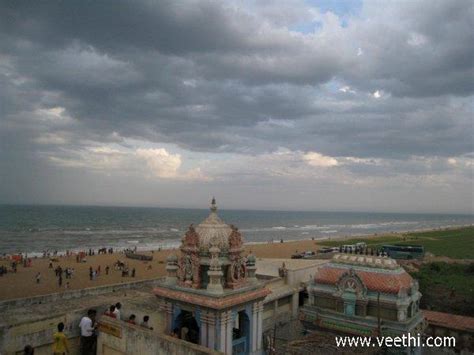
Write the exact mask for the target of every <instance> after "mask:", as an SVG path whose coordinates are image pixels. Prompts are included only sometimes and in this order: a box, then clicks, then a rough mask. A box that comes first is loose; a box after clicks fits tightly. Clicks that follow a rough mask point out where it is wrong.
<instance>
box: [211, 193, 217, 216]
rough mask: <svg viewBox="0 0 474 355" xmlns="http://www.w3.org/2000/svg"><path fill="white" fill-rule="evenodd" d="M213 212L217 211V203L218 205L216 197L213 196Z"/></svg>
mask: <svg viewBox="0 0 474 355" xmlns="http://www.w3.org/2000/svg"><path fill="white" fill-rule="evenodd" d="M211 212H214V213H216V212H217V205H216V198H215V197H213V198H212V201H211Z"/></svg>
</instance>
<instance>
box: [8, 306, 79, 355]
mask: <svg viewBox="0 0 474 355" xmlns="http://www.w3.org/2000/svg"><path fill="white" fill-rule="evenodd" d="M82 316H83V312H82V311H81V312H71V313H68V314H64V315H61V316H52V317H50V318H46V319H41V320H38V321H31V322H27V323H22V324H17V325H12V326H5V327H2V328H0V337H1V338H0V350H2V351H3V352H2V351H0V353H1V354H2V355H3V354H5V355H10V354H16V353H19V352H20V351H22V350H23V348H24V347H25V345H28V344H29V345H31V346H33V347H34V348H35V354H50V353H51V346H52V339H53V333H54V332H55V330H56V326H57V324H58V323H59V322H63V323H64V324H65V326H66V329H65V333H66V334H67V336H68V338H70V339H71V345H72V350H73V351H72V354H74V350H75V351H76V353H77V351H78V349H75V344H76V342H75V341H74V338H77V337H78V336H79V327H78V325H79V322H80V319H81V317H82Z"/></svg>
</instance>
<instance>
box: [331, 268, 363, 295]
mask: <svg viewBox="0 0 474 355" xmlns="http://www.w3.org/2000/svg"><path fill="white" fill-rule="evenodd" d="M347 291H348V292H353V293H355V294H356V295H357V297H359V298H365V297H366V295H367V287H365V285H364V283H363V282H362V280H361V279H360V277H359V276H358V275H357V274H356V273H355V272H354V269H350V270H349V271H347V272H345V273H344V274H343V275H342V276H341V277H340V278H339V281H338V283H337V293H338V294H339V295H341V294H343V293H344V292H347Z"/></svg>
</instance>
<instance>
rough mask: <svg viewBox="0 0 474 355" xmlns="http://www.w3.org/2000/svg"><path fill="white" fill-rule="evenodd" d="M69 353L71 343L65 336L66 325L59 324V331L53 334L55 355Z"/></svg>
mask: <svg viewBox="0 0 474 355" xmlns="http://www.w3.org/2000/svg"><path fill="white" fill-rule="evenodd" d="M66 353H69V342H68V340H67V337H66V335H65V334H64V323H63V322H61V323H59V324H58V331H57V332H56V333H54V334H53V355H64V354H66Z"/></svg>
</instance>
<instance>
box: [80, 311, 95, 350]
mask: <svg viewBox="0 0 474 355" xmlns="http://www.w3.org/2000/svg"><path fill="white" fill-rule="evenodd" d="M96 314H97V311H96V310H95V309H89V310H88V311H87V316H84V317H82V319H81V322H80V323H79V328H81V343H80V344H81V345H80V349H81V355H95V353H96V346H97V336H96V334H95V331H96V327H95V317H96Z"/></svg>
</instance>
